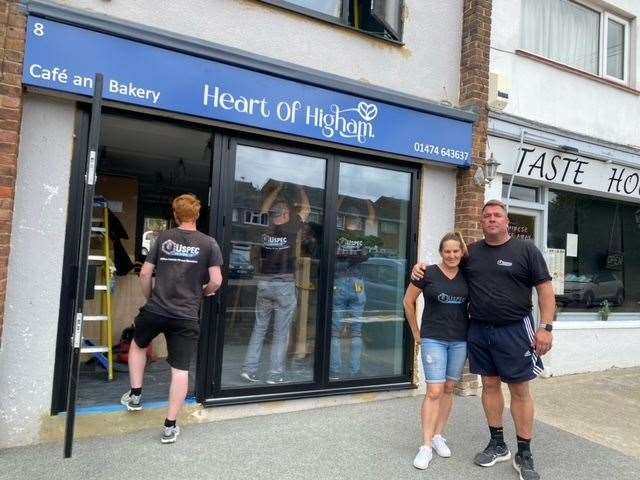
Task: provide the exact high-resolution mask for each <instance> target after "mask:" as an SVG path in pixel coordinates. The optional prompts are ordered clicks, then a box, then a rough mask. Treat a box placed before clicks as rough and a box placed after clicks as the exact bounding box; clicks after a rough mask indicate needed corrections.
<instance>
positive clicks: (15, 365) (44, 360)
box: [0, 95, 75, 447]
mask: <svg viewBox="0 0 640 480" xmlns="http://www.w3.org/2000/svg"><path fill="white" fill-rule="evenodd" d="M74 115H75V105H74V103H72V102H67V101H63V100H56V99H51V98H47V97H43V96H38V95H26V96H25V101H24V110H23V114H22V131H21V136H20V150H19V154H18V171H17V178H16V192H15V207H14V213H13V218H14V221H13V231H12V235H11V253H10V255H9V273H8V280H7V296H6V300H5V313H4V327H3V332H2V344H1V346H0V389H1V390H2V395H0V423H2V435H0V447H3V446H10V445H11V446H14V445H20V444H26V443H32V442H34V441H37V439H38V434H39V429H40V421H41V418H42V417H44V416H48V415H49V414H50V409H51V390H52V384H53V367H54V363H55V349H56V337H57V333H58V332H57V330H58V309H59V302H60V287H61V282H62V260H63V252H64V240H65V228H66V221H67V202H68V190H69V173H70V165H71V155H72V146H73V129H74Z"/></svg>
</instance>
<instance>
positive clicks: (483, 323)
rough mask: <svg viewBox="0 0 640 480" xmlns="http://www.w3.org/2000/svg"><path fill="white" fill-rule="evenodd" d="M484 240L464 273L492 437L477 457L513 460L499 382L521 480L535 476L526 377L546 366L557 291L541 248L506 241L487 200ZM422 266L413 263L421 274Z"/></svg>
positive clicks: (490, 461)
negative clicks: (534, 297) (536, 310)
mask: <svg viewBox="0 0 640 480" xmlns="http://www.w3.org/2000/svg"><path fill="white" fill-rule="evenodd" d="M481 225H482V231H483V233H484V239H483V240H480V241H478V242H475V243H473V244H471V245H470V246H469V257H468V259H467V260H466V262H465V264H464V265H463V266H462V271H463V273H464V275H465V278H466V279H467V283H468V284H469V316H470V319H471V324H470V328H469V334H468V339H467V344H468V349H469V352H468V353H469V368H470V370H471V372H472V373H477V374H479V375H482V405H483V407H484V411H485V414H486V417H487V422H488V424H489V430H490V433H491V439H490V441H489V444H488V445H487V447H486V448H485V449H484V450H483V451H482V452H480V453H478V454H477V455H476V456H475V459H474V462H475V463H476V465H480V466H482V467H490V466H493V465H495V464H496V463H498V462H504V461H508V460H510V459H511V452H509V448H508V447H507V445H506V443H505V441H504V437H503V427H502V412H503V410H504V398H503V396H502V388H501V387H502V382H505V383H507V385H508V387H509V391H510V393H511V415H512V417H513V421H514V423H515V427H516V434H517V437H518V452H517V453H516V455H515V458H514V459H513V466H514V468H515V469H516V471H517V472H518V474H519V476H520V480H538V479H539V478H540V475H538V473H537V472H536V471H535V469H534V465H533V456H532V455H531V449H530V443H531V438H532V436H533V423H534V403H533V398H532V397H531V394H530V392H529V381H530V380H533V379H534V378H536V377H537V376H538V375H539V374H540V373H542V371H543V365H542V360H541V358H540V357H541V356H542V355H544V354H545V353H547V352H548V351H549V350H550V349H551V345H552V342H553V335H552V334H551V330H552V323H553V320H554V316H555V295H554V292H553V288H552V286H551V276H550V275H549V271H548V269H547V266H546V263H545V261H544V258H543V256H542V254H541V253H540V251H539V250H538V248H536V246H535V245H534V244H533V243H532V242H530V241H527V240H520V239H517V238H511V236H510V235H509V230H508V227H509V218H508V216H507V208H506V205H505V204H504V203H502V202H500V201H498V200H490V201H488V202H487V203H486V204H485V205H484V207H483V209H482V218H481ZM424 267H426V264H423V263H419V264H417V265H416V266H415V267H414V268H413V272H412V277H413V278H414V279H416V280H417V279H420V278H422V272H423V271H424ZM534 287H535V289H536V291H537V293H538V303H539V306H540V324H539V325H538V328H537V329H536V327H535V324H534V320H533V316H532V306H533V305H532V302H531V293H532V289H533V288H534Z"/></svg>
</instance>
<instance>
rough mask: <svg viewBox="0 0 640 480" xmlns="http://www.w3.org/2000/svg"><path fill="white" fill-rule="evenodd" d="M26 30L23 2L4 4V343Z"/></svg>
mask: <svg viewBox="0 0 640 480" xmlns="http://www.w3.org/2000/svg"><path fill="white" fill-rule="evenodd" d="M25 28H26V17H25V16H24V15H23V14H22V13H21V12H20V11H19V0H0V341H2V324H3V320H4V300H5V293H6V289H7V264H8V261H9V239H10V237H11V221H12V217H13V196H14V195H13V194H14V186H15V180H16V164H17V159H18V141H19V138H20V119H21V118H22V82H21V79H22V60H23V55H24V39H25Z"/></svg>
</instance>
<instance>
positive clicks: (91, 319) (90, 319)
mask: <svg viewBox="0 0 640 480" xmlns="http://www.w3.org/2000/svg"><path fill="white" fill-rule="evenodd" d="M82 320H83V321H85V322H104V321H106V320H109V317H107V316H106V315H85V316H84V317H82Z"/></svg>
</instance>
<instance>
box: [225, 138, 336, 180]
mask: <svg viewBox="0 0 640 480" xmlns="http://www.w3.org/2000/svg"><path fill="white" fill-rule="evenodd" d="M236 158H237V162H236V173H235V179H236V180H237V181H244V182H251V183H252V184H253V186H254V187H255V188H257V189H262V187H263V186H264V184H265V183H266V182H267V181H268V180H270V179H274V180H279V181H282V182H291V183H295V184H297V185H304V186H306V187H314V188H324V171H325V164H326V162H325V160H324V159H322V158H315V157H305V156H304V155H296V154H293V153H286V152H278V151H275V150H265V149H262V148H255V147H247V146H245V145H238V149H237V154H236Z"/></svg>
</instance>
